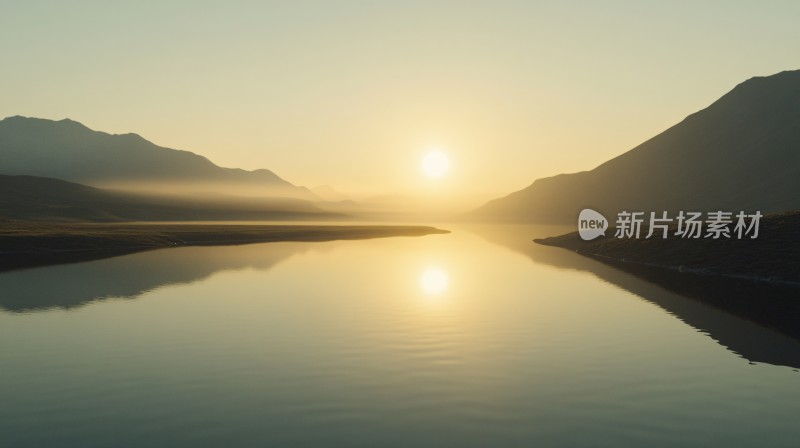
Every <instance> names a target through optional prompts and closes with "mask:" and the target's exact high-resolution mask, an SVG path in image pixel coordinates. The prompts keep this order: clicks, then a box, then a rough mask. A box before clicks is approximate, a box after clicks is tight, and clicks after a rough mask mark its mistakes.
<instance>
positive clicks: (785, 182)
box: [468, 70, 800, 223]
mask: <svg viewBox="0 0 800 448" xmlns="http://www.w3.org/2000/svg"><path fill="white" fill-rule="evenodd" d="M798 148H800V70H795V71H784V72H780V73H778V74H775V75H771V76H762V77H754V78H750V79H748V80H747V81H744V82H742V83H740V84H738V85H737V86H736V87H734V88H733V89H732V90H731V91H729V92H728V93H726V94H725V95H723V96H722V97H720V98H719V99H718V100H716V101H714V102H713V103H712V104H710V105H709V106H708V107H706V108H704V109H702V110H700V111H697V112H695V113H693V114H690V115H688V116H687V117H686V118H684V119H683V120H681V121H680V122H679V123H677V124H675V125H673V126H671V127H669V128H668V129H666V130H665V131H663V132H662V133H660V134H658V135H656V136H654V137H652V138H650V139H648V140H646V141H645V142H643V143H641V144H639V145H637V146H636V147H634V148H632V149H631V150H629V151H627V152H625V153H623V154H620V155H618V156H616V157H614V158H612V159H610V160H608V161H606V162H604V163H602V164H600V165H598V166H597V167H595V168H594V169H592V170H588V171H580V172H577V173H569V174H559V175H556V176H552V177H546V178H541V179H537V180H535V181H534V182H533V183H532V184H530V185H529V186H528V187H526V188H524V189H522V190H519V191H516V192H513V193H510V194H509V195H506V196H504V197H501V198H498V199H494V200H492V201H489V202H488V203H486V204H485V205H483V206H482V207H480V208H478V209H476V210H474V211H473V212H471V213H470V214H468V217H470V218H473V219H484V220H500V221H532V222H551V223H565V222H571V221H573V220H574V219H575V218H577V215H578V213H579V211H580V210H581V209H583V208H594V209H596V210H598V211H601V212H604V213H608V214H609V215H613V214H615V213H617V212H619V211H621V210H623V209H627V210H629V211H631V210H642V211H675V210H679V209H689V208H697V209H702V210H712V209H713V210H718V209H724V208H725V207H727V208H731V209H734V208H735V209H740V208H746V209H763V210H762V211H764V212H778V211H786V210H792V209H797V208H800V193H797V192H798V191H800V151H798ZM765 173H768V176H765V175H764V174H765ZM607 216H608V215H607Z"/></svg>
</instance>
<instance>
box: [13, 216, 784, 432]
mask: <svg viewBox="0 0 800 448" xmlns="http://www.w3.org/2000/svg"><path fill="white" fill-rule="evenodd" d="M443 227H444V228H450V227H448V226H443ZM451 230H453V233H451V234H447V235H429V236H425V237H419V238H387V239H375V240H364V241H342V242H325V243H269V244H255V245H247V246H237V247H187V248H179V249H167V250H158V251H151V252H145V253H139V254H134V255H129V256H124V257H117V258H112V259H107V260H99V261H93V262H86V263H78V264H71V265H61V266H53V267H45V268H37V269H29V270H23V271H15V272H7V273H3V274H0V290H2V291H3V298H2V299H0V307H2V308H4V311H2V312H0V360H1V361H0V362H2V369H0V384H2V387H0V401H2V402H3V404H4V405H3V406H2V408H0V413H1V414H0V445H2V446H13V447H24V446H81V447H91V446H109V445H114V446H153V445H155V444H160V445H162V446H172V447H203V446H208V447H216V446H223V445H229V446H333V445H337V446H369V447H375V446H381V447H385V446H420V447H426V446H443V445H444V446H476V447H478V446H526V447H527V446H589V445H591V446H609V447H612V446H613V447H621V446H622V447H625V446H631V447H639V446H708V445H709V444H710V443H712V442H713V443H714V444H716V445H719V446H741V447H752V446H773V447H774V446H795V445H796V441H797V440H798V437H800V428H798V426H797V425H796V416H797V415H800V387H798V384H799V383H798V382H799V381H800V376H798V373H797V372H796V371H795V370H793V369H792V368H791V367H788V366H781V365H769V364H758V363H756V364H753V363H750V362H749V361H748V360H747V359H744V358H743V357H741V356H739V355H738V354H737V353H735V352H734V351H732V350H731V349H729V348H728V347H726V346H724V345H722V344H720V343H718V342H716V341H715V340H714V339H713V338H712V337H710V336H709V335H708V334H705V333H703V332H701V331H699V330H698V329H696V328H694V327H692V326H689V325H688V324H686V323H684V321H682V320H680V319H678V318H676V316H674V315H672V314H670V313H669V312H667V311H665V310H664V309H662V308H660V307H658V306H656V305H654V304H653V303H651V302H650V301H648V300H644V298H643V297H641V296H639V295H636V294H634V293H632V292H630V291H629V290H628V289H627V288H628V287H629V286H626V287H621V286H619V285H618V284H615V283H610V282H609V281H607V280H604V279H603V277H602V275H601V274H597V273H598V272H605V271H607V270H610V269H611V268H608V267H603V265H601V264H600V263H597V262H595V261H593V260H589V259H586V258H583V257H580V256H578V255H576V254H572V253H569V252H567V251H564V250H563V249H557V248H550V247H543V246H537V245H534V243H532V242H531V239H532V238H534V237H537V236H546V235H550V234H557V233H558V232H554V231H553V230H552V229H546V230H544V229H537V228H522V227H515V228H511V227H496V228H492V227H485V228H457V227H456V228H451ZM598 275H600V276H598ZM619 275H621V276H626V275H627V274H622V273H620V274H619ZM626 278H627V280H626V281H627V282H630V284H631V285H634V284H636V285H639V284H643V283H644V282H641V281H639V280H636V279H635V278H633V277H632V276H629V277H626ZM636 282H640V283H636ZM630 287H631V289H634V290H635V289H636V288H633V287H632V286H630ZM659 294H666V293H664V292H661V293H659ZM123 298H124V299H123ZM645 298H648V299H649V298H650V297H645ZM673 299H674V300H678V299H679V298H677V297H673ZM705 312H707V313H709V315H711V316H712V318H713V319H714V320H715V321H718V322H720V323H724V324H725V325H727V326H728V327H730V328H733V329H734V330H737V331H739V333H741V334H742V336H743V337H744V338H749V340H752V341H754V343H757V342H758V341H759V340H760V339H758V338H759V337H763V338H772V337H774V338H778V339H780V338H779V336H777V335H773V334H772V333H770V332H769V331H768V330H765V329H757V330H752V331H753V333H748V332H747V331H745V329H747V328H750V327H748V326H747V325H748V324H747V323H744V322H740V321H738V320H737V319H735V318H732V317H730V316H727V315H725V314H724V313H722V312H716V311H714V310H713V309H708V310H705ZM748 331H749V330H748ZM712 336H713V335H712ZM781 341H782V342H783V343H785V344H787V345H786V347H789V349H790V350H791V349H792V348H794V349H796V348H797V343H794V344H795V345H792V344H793V343H792V342H791V341H785V340H781ZM775 346H777V345H772V347H775ZM761 348H762V349H765V350H766V349H769V347H761ZM756 349H758V347H756Z"/></svg>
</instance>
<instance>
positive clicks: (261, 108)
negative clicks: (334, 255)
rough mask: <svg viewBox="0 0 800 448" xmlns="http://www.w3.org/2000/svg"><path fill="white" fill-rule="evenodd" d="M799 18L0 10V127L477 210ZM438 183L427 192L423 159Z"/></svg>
mask: <svg viewBox="0 0 800 448" xmlns="http://www.w3.org/2000/svg"><path fill="white" fill-rule="evenodd" d="M798 17H800V2H738V1H716V2H663V1H658V2H646V1H609V2H600V1H595V2H575V1H571V2H553V1H548V2H535V1H520V2H508V1H486V2H469V1H450V2H435V1H410V0H403V1H392V2H381V1H359V2H351V1H340V0H330V1H319V2H302V1H292V2H289V1H284V2H274V3H268V2H255V1H254V2H236V1H226V2H207V1H172V2H170V1H163V2H127V4H125V5H122V4H120V3H119V2H102V1H96V2H89V1H70V2H64V1H57V2H41V1H25V2H22V1H19V2H8V1H5V2H2V3H0V42H1V43H0V46H2V53H0V54H2V58H3V59H2V69H1V70H0V92H1V93H2V95H1V97H2V100H0V115H2V116H3V117H5V116H9V115H18V114H19V115H26V116H35V117H42V118H52V119H61V118H65V117H69V118H72V119H74V120H77V121H80V122H83V123H84V124H86V125H87V126H89V127H91V128H93V129H98V130H103V131H107V132H112V133H126V132H136V133H139V134H141V135H143V136H144V137H145V138H148V139H149V140H151V141H154V142H155V143H157V144H160V145H163V146H169V147H174V148H179V149H186V150H190V151H194V152H197V153H199V154H202V155H205V156H207V157H209V158H210V159H211V160H213V161H214V162H216V163H218V164H220V165H223V166H235V167H242V168H247V169H255V168H269V169H272V170H274V171H275V172H277V173H278V174H279V175H281V176H283V177H284V178H286V179H288V180H290V181H291V182H294V183H296V184H301V185H307V186H315V185H322V184H329V185H332V186H334V187H336V188H337V189H339V190H342V191H345V192H393V191H407V190H419V191H426V190H427V191H432V190H436V191H438V192H445V193H446V192H450V193H452V192H455V191H458V192H460V193H463V194H468V195H470V197H471V198H473V199H475V200H477V199H478V198H479V199H485V198H490V197H493V196H497V195H502V194H506V193H508V192H510V191H513V190H516V189H519V188H522V187H524V186H527V185H528V184H529V183H530V182H531V181H533V180H534V179H535V178H537V177H543V176H549V175H554V174H558V173H562V172H573V171H580V170H586V169H591V168H593V167H594V166H596V165H597V164H599V163H601V162H603V161H605V160H607V159H608V158H610V157H612V156H615V155H617V154H620V153H622V152H624V151H626V150H628V149H630V148H631V147H633V146H634V145H636V144H638V143H640V142H642V141H643V140H645V139H646V138H649V137H651V136H653V135H655V134H656V133H658V132H660V131H662V130H664V129H665V128H667V127H668V126H670V125H672V124H674V123H676V122H678V121H679V120H681V119H682V118H683V117H684V116H685V115H687V114H689V113H691V112H694V111H696V110H698V109H700V108H702V107H705V106H706V105H708V104H709V103H710V102H711V101H713V100H714V99H716V98H717V97H719V96H720V95H722V94H723V93H725V92H726V91H728V90H730V89H731V88H732V87H733V86H734V85H736V84H737V83H739V82H741V81H744V80H745V79H747V78H749V77H752V76H756V75H769V74H772V73H775V72H779V71H782V70H787V69H797V68H798V59H797V57H798V54H800V53H798V50H800V46H798V42H800V26H798V25H797V20H798ZM433 147H436V148H443V149H444V150H445V151H446V153H447V155H448V156H449V158H450V162H451V166H450V170H449V172H448V174H447V176H446V177H444V178H442V179H438V180H437V181H436V182H435V183H434V182H432V181H431V179H426V177H425V175H424V173H422V172H421V170H420V169H419V165H420V160H421V158H422V157H423V155H424V154H426V153H427V152H428V151H429V149H430V148H433Z"/></svg>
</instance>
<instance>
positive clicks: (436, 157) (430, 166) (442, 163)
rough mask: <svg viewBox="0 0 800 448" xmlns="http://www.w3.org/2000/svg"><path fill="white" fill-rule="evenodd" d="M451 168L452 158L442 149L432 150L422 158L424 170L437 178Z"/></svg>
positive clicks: (428, 174) (431, 176)
mask: <svg viewBox="0 0 800 448" xmlns="http://www.w3.org/2000/svg"><path fill="white" fill-rule="evenodd" d="M449 170H450V159H449V158H448V157H447V154H445V153H444V152H442V151H439V150H435V151H431V152H429V153H427V154H425V156H424V157H423V158H422V171H423V172H424V173H425V175H426V176H428V177H430V178H432V179H436V178H440V177H442V176H444V175H445V174H447V172H448V171H449Z"/></svg>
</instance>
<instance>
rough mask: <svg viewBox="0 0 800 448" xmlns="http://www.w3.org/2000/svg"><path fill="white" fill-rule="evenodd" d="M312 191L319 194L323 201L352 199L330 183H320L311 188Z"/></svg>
mask: <svg viewBox="0 0 800 448" xmlns="http://www.w3.org/2000/svg"><path fill="white" fill-rule="evenodd" d="M311 192H312V193H314V194H315V195H317V197H319V198H320V199H322V200H323V201H328V202H341V201H347V200H350V198H348V197H347V196H345V195H343V194H342V193H339V192H338V191H336V189H335V188H333V187H331V186H330V185H320V186H317V187H314V188H311Z"/></svg>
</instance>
